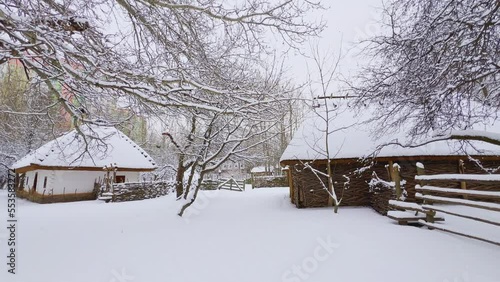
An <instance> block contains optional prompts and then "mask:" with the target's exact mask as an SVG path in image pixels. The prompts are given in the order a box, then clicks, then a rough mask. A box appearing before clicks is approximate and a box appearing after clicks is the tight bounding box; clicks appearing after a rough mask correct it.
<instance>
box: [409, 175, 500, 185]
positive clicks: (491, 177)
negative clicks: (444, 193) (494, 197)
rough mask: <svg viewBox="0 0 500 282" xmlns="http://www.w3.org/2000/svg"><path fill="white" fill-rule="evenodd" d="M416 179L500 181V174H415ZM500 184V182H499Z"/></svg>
mask: <svg viewBox="0 0 500 282" xmlns="http://www.w3.org/2000/svg"><path fill="white" fill-rule="evenodd" d="M415 180H419V181H433V180H447V181H457V182H462V181H467V182H474V181H478V182H484V181H488V182H490V181H491V182H500V174H433V175H415ZM499 184H500V183H499Z"/></svg>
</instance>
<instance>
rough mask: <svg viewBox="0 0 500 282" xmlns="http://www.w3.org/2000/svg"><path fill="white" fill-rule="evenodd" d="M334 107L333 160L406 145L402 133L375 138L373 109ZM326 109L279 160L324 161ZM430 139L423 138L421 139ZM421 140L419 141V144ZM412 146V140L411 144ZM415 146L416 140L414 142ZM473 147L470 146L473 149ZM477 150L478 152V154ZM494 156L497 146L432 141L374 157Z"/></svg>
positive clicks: (493, 128) (492, 128) (310, 119)
mask: <svg viewBox="0 0 500 282" xmlns="http://www.w3.org/2000/svg"><path fill="white" fill-rule="evenodd" d="M336 104H337V107H336V108H335V109H334V110H332V108H333V107H332V105H330V110H331V111H330V113H329V119H330V122H329V132H330V135H329V138H328V147H329V152H330V154H329V155H330V157H331V158H332V159H350V158H363V157H368V156H372V155H373V153H374V152H375V151H376V149H377V148H378V147H379V146H380V145H383V144H387V143H390V142H394V141H397V142H398V143H400V144H409V143H412V142H409V141H411V140H412V139H408V138H407V134H406V132H404V130H400V131H397V132H395V133H392V134H385V135H383V136H378V137H376V134H374V133H375V132H374V129H376V128H377V127H376V125H375V123H374V122H371V119H373V116H374V115H373V114H372V113H373V110H372V109H370V108H369V107H366V109H364V110H361V111H359V112H357V111H355V110H354V109H353V108H352V107H349V105H348V104H347V102H340V103H336ZM325 112H326V111H325V110H324V106H323V107H322V109H319V110H318V109H317V110H316V111H315V112H314V111H313V112H311V113H309V115H308V116H307V117H306V118H305V120H304V122H303V123H302V125H301V126H300V128H299V129H298V130H297V131H296V133H295V134H294V136H293V138H292V140H291V141H290V144H289V145H288V147H287V148H286V149H285V151H284V152H283V154H282V156H281V160H280V161H286V160H319V159H326V153H325V152H326V150H325V148H326V140H325V139H326V138H325V125H326V122H325V117H326V114H325ZM474 129H475V130H486V131H488V132H497V133H500V122H496V123H494V122H492V123H491V124H490V125H488V126H482V127H479V126H476V127H474ZM424 139H430V136H422V140H424ZM422 140H420V141H422ZM413 143H415V141H414V142H413ZM416 143H418V140H417V142H416ZM471 145H472V146H473V147H474V148H473V147H472V146H471ZM478 150H479V151H478ZM465 154H471V155H496V156H500V146H495V145H492V144H489V143H485V142H481V141H470V145H469V144H467V143H465V144H464V142H460V141H457V140H446V141H437V142H432V143H429V144H427V145H424V146H420V147H416V148H404V147H401V146H398V145H389V146H385V147H383V148H382V149H381V150H380V152H378V154H377V157H396V156H451V155H465Z"/></svg>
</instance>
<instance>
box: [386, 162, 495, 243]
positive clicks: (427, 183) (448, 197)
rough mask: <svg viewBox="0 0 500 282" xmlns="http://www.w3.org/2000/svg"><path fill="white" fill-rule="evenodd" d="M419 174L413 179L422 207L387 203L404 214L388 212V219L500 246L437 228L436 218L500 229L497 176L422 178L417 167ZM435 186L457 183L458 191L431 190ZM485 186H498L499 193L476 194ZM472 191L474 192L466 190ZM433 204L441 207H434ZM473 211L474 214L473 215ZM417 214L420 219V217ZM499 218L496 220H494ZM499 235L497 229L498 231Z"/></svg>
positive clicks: (421, 172) (431, 176) (447, 229)
mask: <svg viewBox="0 0 500 282" xmlns="http://www.w3.org/2000/svg"><path fill="white" fill-rule="evenodd" d="M418 174H419V175H417V176H415V180H417V181H418V182H419V184H417V185H416V186H415V190H416V192H417V193H416V195H415V197H416V198H417V199H418V200H421V201H422V203H419V204H417V203H406V202H402V201H395V200H392V201H390V205H391V206H393V207H395V208H397V209H400V210H403V211H391V212H389V213H388V216H389V217H391V218H393V219H395V220H398V222H400V223H403V224H404V223H407V222H411V221H416V222H417V223H418V224H421V225H424V226H427V227H429V228H430V229H438V230H442V231H446V232H450V233H453V234H457V235H461V236H465V237H468V238H473V239H477V240H481V241H484V242H488V243H492V244H495V245H498V246H500V241H499V240H494V239H489V238H484V237H481V236H478V235H473V234H470V233H467V232H465V231H463V230H458V229H456V228H453V227H451V226H447V225H446V224H437V223H436V221H439V220H444V219H443V218H442V217H437V216H436V214H437V213H441V214H445V215H446V214H448V215H452V216H457V217H461V218H463V219H466V220H473V221H477V222H482V223H485V224H489V225H493V226H494V227H495V228H498V226H500V216H497V215H498V214H492V213H498V212H500V175H498V174H487V175H477V174H435V175H425V173H424V167H423V165H422V164H419V167H418ZM433 182H434V183H435V182H440V183H443V182H454V183H457V182H459V183H460V184H461V185H460V187H461V188H447V187H439V186H433V185H431V184H432V183H433ZM484 182H490V184H492V183H495V185H496V184H498V191H491V190H488V191H484V190H479V189H478V187H481V185H474V184H481V183H484ZM468 187H469V189H470V188H472V189H474V190H468ZM434 204H444V205H439V206H435V205H434ZM446 205H455V206H456V205H458V206H465V207H469V208H472V209H475V210H469V212H464V211H461V210H459V209H458V210H457V209H453V208H451V207H450V206H446ZM407 211H414V212H415V214H414V216H409V217H406V218H404V217H402V215H403V212H407ZM473 211H475V212H473ZM418 213H420V214H421V215H420V216H419V215H418ZM496 218H498V220H496ZM498 232H499V233H500V228H499V230H498Z"/></svg>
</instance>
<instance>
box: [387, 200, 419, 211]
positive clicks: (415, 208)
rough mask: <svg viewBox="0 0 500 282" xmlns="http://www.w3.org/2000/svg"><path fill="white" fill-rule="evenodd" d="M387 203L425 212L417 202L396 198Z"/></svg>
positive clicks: (396, 206)
mask: <svg viewBox="0 0 500 282" xmlns="http://www.w3.org/2000/svg"><path fill="white" fill-rule="evenodd" d="M389 205H390V206H392V207H395V208H400V209H405V210H411V211H418V212H423V213H426V212H427V211H426V210H424V209H422V207H421V206H420V205H419V204H416V203H407V202H402V201H397V200H389Z"/></svg>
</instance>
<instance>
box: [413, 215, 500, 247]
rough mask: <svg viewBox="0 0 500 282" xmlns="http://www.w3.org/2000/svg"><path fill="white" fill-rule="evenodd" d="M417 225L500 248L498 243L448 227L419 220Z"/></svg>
mask: <svg viewBox="0 0 500 282" xmlns="http://www.w3.org/2000/svg"><path fill="white" fill-rule="evenodd" d="M418 223H420V224H422V225H425V226H427V227H429V228H432V229H437V230H441V231H445V232H449V233H452V234H455V235H460V236H464V237H467V238H471V239H476V240H479V241H483V242H486V243H490V244H494V245H497V246H500V242H498V241H495V240H490V239H486V238H482V237H479V236H475V235H471V234H466V233H463V232H460V231H457V230H454V229H452V228H449V227H444V226H443V225H441V224H435V223H430V222H426V221H425V220H419V221H418Z"/></svg>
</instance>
